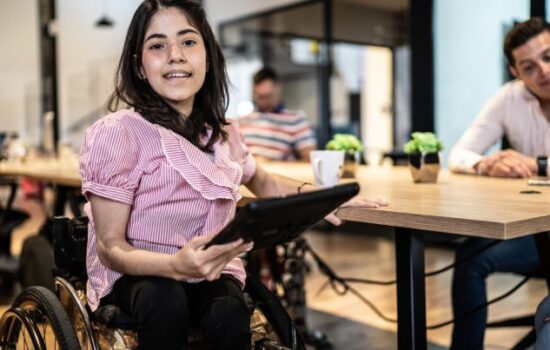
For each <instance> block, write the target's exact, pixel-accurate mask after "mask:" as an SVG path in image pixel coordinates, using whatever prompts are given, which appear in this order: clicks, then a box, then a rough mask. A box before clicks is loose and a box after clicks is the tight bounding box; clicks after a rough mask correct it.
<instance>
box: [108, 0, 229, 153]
mask: <svg viewBox="0 0 550 350" xmlns="http://www.w3.org/2000/svg"><path fill="white" fill-rule="evenodd" d="M167 7H176V8H178V9H180V10H181V11H182V12H183V13H184V14H185V15H186V17H187V19H188V21H189V22H190V23H191V25H193V26H195V27H196V28H197V29H198V30H199V32H200V34H201V36H202V38H203V40H204V45H205V49H206V61H207V65H208V66H209V69H207V72H206V77H205V80H204V84H203V86H202V87H201V89H200V90H199V91H198V92H197V94H196V95H195V99H194V103H193V110H192V111H191V114H190V115H189V116H185V118H182V117H181V116H180V114H179V113H178V112H177V111H176V110H175V109H174V108H172V107H171V106H170V105H169V104H168V103H166V102H165V101H164V99H162V98H161V97H160V96H159V95H158V94H157V93H156V92H155V91H154V90H153V89H152V88H151V86H150V85H149V84H148V83H147V81H144V80H142V79H141V78H140V65H141V59H142V48H143V41H144V39H145V32H146V31H147V27H148V26H149V22H150V20H151V18H152V17H153V15H154V14H155V13H156V12H157V11H158V10H159V9H162V8H167ZM120 102H123V103H125V104H127V105H128V106H130V107H133V108H134V109H135V110H136V111H138V112H139V113H140V114H141V115H142V116H143V118H145V119H147V120H148V121H150V122H151V123H155V124H159V125H162V126H163V127H165V128H167V129H170V130H172V131H174V132H175V133H177V134H179V135H181V136H183V137H185V138H186V139H187V140H189V141H190V142H191V143H192V144H194V145H195V146H197V147H198V148H200V149H201V150H202V151H206V152H212V146H213V144H214V143H216V142H217V141H218V139H219V138H220V137H221V138H222V140H225V139H226V137H227V133H226V132H225V131H224V130H223V126H224V125H227V124H228V122H227V121H226V120H225V111H226V109H227V104H228V90H227V72H226V70H225V59H224V57H223V54H222V52H221V49H220V46H219V45H218V43H217V41H216V39H215V37H214V33H213V32H212V29H211V28H210V24H208V20H207V19H206V14H205V12H204V9H203V7H202V5H201V4H199V3H198V2H195V1H192V0H145V1H143V2H142V3H141V5H140V6H139V7H138V9H137V10H136V12H135V13H134V17H133V18H132V22H131V23H130V27H129V28H128V33H127V34H126V41H125V42H124V49H123V50H122V55H121V56H120V61H119V63H118V68H117V72H116V76H115V91H114V92H113V94H112V95H111V97H110V98H109V101H108V107H109V110H110V111H112V112H114V111H115V110H117V109H118V106H119V104H120ZM207 127H210V128H211V129H212V134H211V136H210V139H209V140H208V142H207V143H206V144H205V145H203V144H201V136H203V135H205V133H206V129H207Z"/></svg>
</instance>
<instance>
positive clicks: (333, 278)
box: [304, 241, 531, 330]
mask: <svg viewBox="0 0 550 350" xmlns="http://www.w3.org/2000/svg"><path fill="white" fill-rule="evenodd" d="M498 242H499V241H496V242H491V243H490V244H488V245H486V246H484V247H482V249H480V250H479V251H477V252H475V254H479V253H480V252H482V251H483V250H485V249H488V248H489V247H491V246H493V245H495V244H496V243H498ZM304 250H305V251H307V252H309V253H310V254H311V256H312V257H313V258H314V260H315V262H316V263H317V265H318V266H319V270H320V271H321V272H322V273H323V274H325V276H327V277H328V280H327V282H325V283H324V284H323V285H322V286H321V288H320V289H319V291H317V294H318V293H319V292H320V291H321V290H323V289H324V288H326V286H327V285H329V284H330V286H331V287H332V289H333V290H334V291H335V292H336V294H338V295H345V294H346V293H347V292H348V291H350V292H351V293H352V294H353V295H355V296H356V297H357V298H359V299H360V300H361V301H363V302H364V303H365V304H367V306H368V307H369V308H370V309H371V310H372V311H374V313H375V314H376V315H378V317H380V318H382V319H383V320H385V321H387V322H391V323H397V319H394V318H391V317H388V316H386V315H384V313H383V312H382V311H380V309H378V308H377V307H376V306H375V305H374V304H373V302H371V301H370V300H369V299H367V298H366V297H365V296H363V295H362V294H361V293H359V292H358V291H357V290H356V289H355V288H353V287H352V286H350V285H349V284H348V283H347V281H346V279H344V278H341V277H338V276H337V275H336V273H335V272H334V271H333V270H332V269H331V268H330V267H329V266H328V265H327V263H325V262H324V261H323V260H322V259H321V257H319V255H317V253H315V251H313V249H312V248H311V246H310V245H309V244H307V243H305V244H304ZM475 254H471V255H470V256H469V257H468V258H471V257H472V256H473V255H475ZM464 260H465V259H462V260H461V261H464ZM530 278H531V277H530V276H526V277H524V278H523V279H522V280H521V281H520V282H519V283H518V284H516V285H515V286H514V287H513V288H512V289H510V290H509V291H508V292H506V293H504V294H502V295H500V296H498V297H496V298H494V299H491V300H490V301H488V302H486V303H483V304H481V305H478V306H477V307H475V308H473V309H472V310H470V311H468V312H466V313H464V314H461V315H458V316H456V317H454V318H452V319H451V320H449V321H445V322H442V323H438V324H435V325H432V326H427V327H426V329H427V330H433V329H438V328H442V327H445V326H448V325H450V324H452V323H454V322H455V321H457V320H461V319H463V318H465V317H468V316H470V315H472V314H473V313H475V312H477V311H479V310H481V309H483V308H486V307H488V306H489V305H491V304H494V303H496V302H498V301H501V300H502V299H504V298H507V297H508V296H510V295H511V294H512V293H514V292H515V291H516V290H518V289H519V288H520V287H521V286H523V285H524V284H525V283H527V281H529V279H530ZM337 286H339V287H337ZM339 288H340V289H339Z"/></svg>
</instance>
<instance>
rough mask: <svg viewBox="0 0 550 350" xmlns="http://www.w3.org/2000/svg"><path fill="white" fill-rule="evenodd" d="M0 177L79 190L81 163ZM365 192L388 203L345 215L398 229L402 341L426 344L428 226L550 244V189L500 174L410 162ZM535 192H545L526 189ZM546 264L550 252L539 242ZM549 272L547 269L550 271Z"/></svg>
mask: <svg viewBox="0 0 550 350" xmlns="http://www.w3.org/2000/svg"><path fill="white" fill-rule="evenodd" d="M262 166H263V167H264V168H265V169H266V170H268V171H270V172H273V173H278V174H281V175H285V176H288V177H292V178H295V179H299V180H303V181H312V179H313V175H312V172H311V167H310V165H309V164H308V163H278V162H277V163H275V162H274V163H262ZM0 175H9V176H29V177H32V178H35V179H40V180H47V181H51V182H53V183H56V184H58V185H60V186H65V187H79V186H80V178H79V176H78V165H77V163H76V162H75V161H73V162H62V161H60V160H52V159H42V160H41V159H37V160H32V161H27V162H25V163H9V162H8V163H0ZM354 180H356V181H358V182H359V183H360V185H361V193H360V195H362V196H365V197H368V198H369V197H370V198H373V197H382V198H385V199H387V200H388V201H389V202H390V205H389V206H388V207H385V208H379V209H368V208H344V209H341V210H339V212H338V216H339V217H341V218H342V219H344V220H350V221H356V222H363V223H369V224H378V225H384V226H388V227H392V228H394V229H395V246H396V254H395V255H396V272H397V299H398V300H397V306H398V346H399V349H415V350H416V349H426V346H427V345H426V344H427V342H426V306H425V305H426V300H425V299H426V295H425V284H424V242H423V239H422V235H423V230H426V231H433V232H446V233H452V234H461V235H468V236H477V237H489V238H495V239H511V238H515V237H521V236H525V235H532V234H537V233H540V234H538V235H537V236H536V238H537V240H538V241H543V240H544V243H547V236H546V232H547V231H548V230H549V229H550V187H532V186H527V180H523V179H495V178H488V177H477V176H467V175H454V174H450V173H448V172H442V173H441V174H440V178H439V181H438V182H437V183H435V184H414V183H413V182H412V179H411V176H410V174H409V172H408V169H407V168H405V167H393V168H391V167H384V168H380V167H360V168H359V171H358V174H357V177H356V179H354ZM532 190H536V191H539V192H540V193H531V194H529V193H526V194H524V193H521V192H522V191H532ZM538 246H539V254H540V255H541V259H542V260H543V265H544V266H545V267H550V260H549V259H548V257H550V252H548V251H547V250H545V251H540V249H545V248H541V247H548V244H538ZM548 275H550V274H549V273H548V271H547V276H548Z"/></svg>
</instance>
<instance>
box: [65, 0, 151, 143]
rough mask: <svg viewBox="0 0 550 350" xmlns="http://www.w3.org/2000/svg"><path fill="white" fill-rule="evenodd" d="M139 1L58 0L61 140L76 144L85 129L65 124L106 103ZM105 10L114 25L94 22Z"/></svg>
mask: <svg viewBox="0 0 550 350" xmlns="http://www.w3.org/2000/svg"><path fill="white" fill-rule="evenodd" d="M140 3H141V0H116V1H87V0H57V17H58V21H59V32H60V33H59V37H58V57H59V59H58V67H59V71H58V76H59V92H60V94H59V99H60V102H61V103H60V106H59V113H60V116H61V118H60V130H61V138H62V141H65V142H69V143H71V144H75V145H78V144H79V141H80V140H81V137H82V132H83V131H84V129H81V130H80V131H79V132H67V128H69V127H70V126H71V125H74V123H77V122H78V121H79V120H81V119H82V118H83V117H84V116H85V115H87V114H88V113H90V112H93V111H94V110H97V109H98V108H103V107H104V105H105V101H106V99H107V98H108V96H109V95H110V94H111V92H112V91H113V79H114V73H115V69H116V65H117V63H118V59H119V56H120V52H121V51H122V46H123V44H124V38H125V36H126V31H127V29H128V25H129V24H130V20H131V17H132V15H133V13H134V11H135V9H136V8H137V7H138V6H139V4H140ZM103 14H107V15H108V17H109V18H110V19H112V20H113V22H114V23H115V25H114V26H113V27H110V28H98V27H96V26H95V25H94V23H95V21H96V20H97V19H98V18H99V17H101V16H102V15H103ZM103 111H104V109H103Z"/></svg>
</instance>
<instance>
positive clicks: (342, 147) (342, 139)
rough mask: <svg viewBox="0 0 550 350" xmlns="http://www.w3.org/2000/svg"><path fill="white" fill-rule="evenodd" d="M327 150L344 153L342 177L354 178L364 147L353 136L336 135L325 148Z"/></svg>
mask: <svg viewBox="0 0 550 350" xmlns="http://www.w3.org/2000/svg"><path fill="white" fill-rule="evenodd" d="M325 148H326V149H327V150H332V151H344V171H343V173H342V177H345V178H353V177H355V172H356V171H357V164H358V163H359V162H360V161H361V151H362V150H363V145H362V143H361V141H360V140H359V139H358V138H357V137H355V135H352V134H335V135H334V136H333V137H332V139H331V140H330V141H329V142H328V143H327V145H326V146H325Z"/></svg>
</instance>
